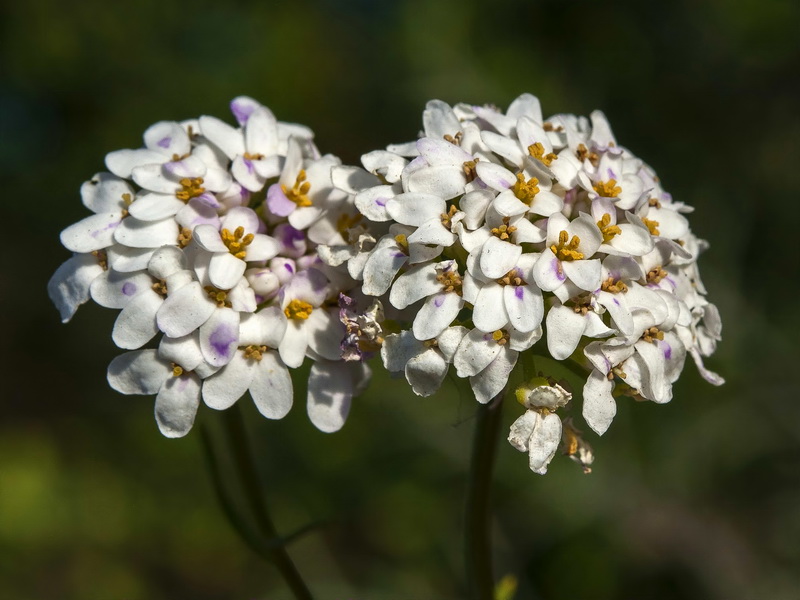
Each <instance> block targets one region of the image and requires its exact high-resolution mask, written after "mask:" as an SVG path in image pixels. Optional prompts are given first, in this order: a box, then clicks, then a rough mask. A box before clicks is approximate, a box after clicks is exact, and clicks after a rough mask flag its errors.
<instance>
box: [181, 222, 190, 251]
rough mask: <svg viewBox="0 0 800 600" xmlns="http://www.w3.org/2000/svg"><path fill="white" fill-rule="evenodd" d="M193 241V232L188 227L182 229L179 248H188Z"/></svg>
mask: <svg viewBox="0 0 800 600" xmlns="http://www.w3.org/2000/svg"><path fill="white" fill-rule="evenodd" d="M191 241H192V230H191V229H189V228H188V227H181V232H180V233H179V234H178V246H180V247H181V248H186V246H188V245H189V243H190V242H191Z"/></svg>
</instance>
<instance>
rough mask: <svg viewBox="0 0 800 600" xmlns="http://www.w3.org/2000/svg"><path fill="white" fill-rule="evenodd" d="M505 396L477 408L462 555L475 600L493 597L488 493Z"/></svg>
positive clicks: (503, 392) (497, 397)
mask: <svg viewBox="0 0 800 600" xmlns="http://www.w3.org/2000/svg"><path fill="white" fill-rule="evenodd" d="M504 395H505V390H503V391H502V392H500V393H499V394H498V395H497V396H495V397H494V398H493V399H492V400H491V402H489V403H488V404H485V405H481V406H480V407H478V412H477V415H476V422H475V437H474V438H473V446H472V461H471V464H470V474H469V484H468V488H467V505H466V527H465V533H466V540H465V542H466V548H465V556H464V558H465V563H464V566H465V568H466V575H467V581H468V584H469V592H470V597H471V598H473V599H474V600H492V599H493V597H494V574H493V570H492V543H491V526H490V518H489V494H490V491H491V480H492V468H493V467H494V457H495V451H496V449H497V439H498V437H499V435H498V434H499V432H500V424H501V422H502V414H503V410H502V409H503V396H504Z"/></svg>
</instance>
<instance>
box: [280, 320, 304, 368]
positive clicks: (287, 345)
mask: <svg viewBox="0 0 800 600" xmlns="http://www.w3.org/2000/svg"><path fill="white" fill-rule="evenodd" d="M307 349H308V332H307V331H306V329H305V327H304V326H303V324H302V323H300V322H298V321H296V320H295V319H289V324H288V326H287V327H286V333H285V334H284V335H283V339H282V340H281V343H280V345H279V346H278V350H279V352H280V355H281V360H282V361H283V362H284V363H285V364H286V366H287V367H291V368H292V369H295V368H297V367H299V366H300V365H302V364H303V359H304V358H305V356H306V350H307Z"/></svg>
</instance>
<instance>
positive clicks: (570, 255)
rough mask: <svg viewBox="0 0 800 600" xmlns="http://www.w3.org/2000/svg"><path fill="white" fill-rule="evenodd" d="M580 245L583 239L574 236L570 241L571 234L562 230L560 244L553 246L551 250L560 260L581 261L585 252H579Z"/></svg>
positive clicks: (559, 235)
mask: <svg viewBox="0 0 800 600" xmlns="http://www.w3.org/2000/svg"><path fill="white" fill-rule="evenodd" d="M580 245H581V238H579V237H578V236H577V235H573V236H572V239H571V240H570V239H569V234H568V233H567V232H566V231H565V230H563V229H562V230H561V233H559V234H558V244H553V245H551V246H550V250H552V251H553V254H555V255H556V257H557V258H558V260H581V259H582V258H583V252H579V251H578V247H579V246H580Z"/></svg>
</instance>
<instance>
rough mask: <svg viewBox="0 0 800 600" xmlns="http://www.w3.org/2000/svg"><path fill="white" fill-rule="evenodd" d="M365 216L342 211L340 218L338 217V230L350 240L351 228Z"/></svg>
mask: <svg viewBox="0 0 800 600" xmlns="http://www.w3.org/2000/svg"><path fill="white" fill-rule="evenodd" d="M362 218H363V217H362V216H361V214H360V213H359V214H355V215H348V214H347V213H342V214H341V215H339V218H338V219H336V231H338V232H339V233H340V234H341V236H342V237H343V238H344V239H345V240H348V241H349V240H350V237H351V236H350V230H351V229H353V228H355V227H356V225H358V224H359V223H360V222H361V219H362Z"/></svg>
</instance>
